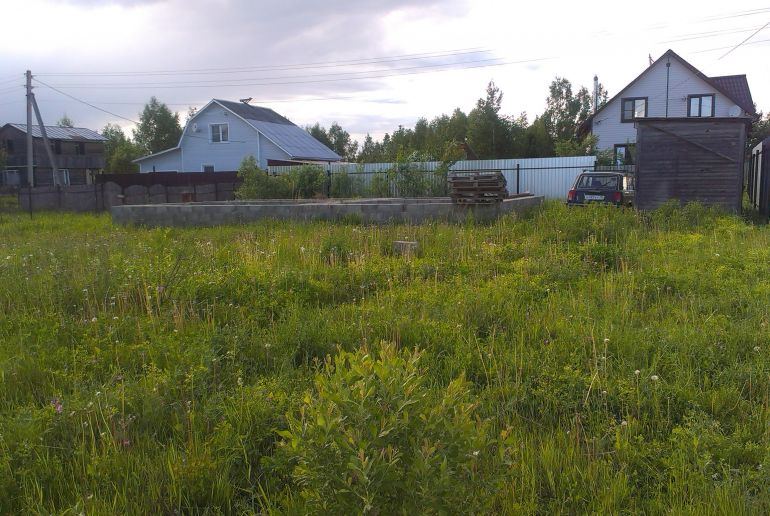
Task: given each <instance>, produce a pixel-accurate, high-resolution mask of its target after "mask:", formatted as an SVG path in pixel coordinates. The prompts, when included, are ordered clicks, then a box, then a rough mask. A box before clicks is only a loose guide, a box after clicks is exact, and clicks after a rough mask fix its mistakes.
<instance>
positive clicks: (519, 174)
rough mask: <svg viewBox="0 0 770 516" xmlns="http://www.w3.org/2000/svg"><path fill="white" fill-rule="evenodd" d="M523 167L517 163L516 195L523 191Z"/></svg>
mask: <svg viewBox="0 0 770 516" xmlns="http://www.w3.org/2000/svg"><path fill="white" fill-rule="evenodd" d="M520 185H521V167H520V165H519V163H516V195H519V194H520V193H521V187H520Z"/></svg>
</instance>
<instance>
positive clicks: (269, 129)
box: [246, 118, 341, 161]
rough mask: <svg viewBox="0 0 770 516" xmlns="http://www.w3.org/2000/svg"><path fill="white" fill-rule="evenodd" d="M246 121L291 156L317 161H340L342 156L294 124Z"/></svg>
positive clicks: (292, 157)
mask: <svg viewBox="0 0 770 516" xmlns="http://www.w3.org/2000/svg"><path fill="white" fill-rule="evenodd" d="M246 121H247V122H248V123H249V124H251V125H252V126H254V128H255V129H256V130H257V131H259V132H260V133H262V134H264V135H265V136H266V137H267V138H268V139H270V140H271V141H272V142H273V143H275V144H276V145H278V146H279V147H280V148H281V149H283V150H284V151H286V153H287V154H288V155H289V156H290V157H291V159H307V160H316V161H339V160H340V159H341V158H340V157H339V156H338V155H337V153H336V152H334V151H333V150H331V149H330V148H329V147H327V146H326V145H324V144H323V143H321V142H319V141H318V140H316V139H315V138H313V137H312V136H311V135H310V133H308V132H307V131H305V130H304V129H301V128H299V127H297V126H296V125H294V124H290V125H287V124H276V123H272V122H262V121H259V120H250V119H248V118H247V119H246Z"/></svg>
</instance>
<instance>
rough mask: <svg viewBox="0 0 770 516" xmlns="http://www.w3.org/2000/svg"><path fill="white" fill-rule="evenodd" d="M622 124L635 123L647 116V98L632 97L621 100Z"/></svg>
mask: <svg viewBox="0 0 770 516" xmlns="http://www.w3.org/2000/svg"><path fill="white" fill-rule="evenodd" d="M621 106H622V109H621V111H620V121H621V122H633V121H634V120H636V119H637V118H645V117H646V116H647V97H630V98H625V99H622V100H621Z"/></svg>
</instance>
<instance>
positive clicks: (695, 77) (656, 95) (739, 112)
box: [581, 50, 755, 165]
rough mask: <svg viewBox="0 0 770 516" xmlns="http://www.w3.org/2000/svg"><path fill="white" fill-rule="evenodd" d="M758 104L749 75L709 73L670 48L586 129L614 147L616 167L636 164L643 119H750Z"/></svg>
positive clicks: (605, 145) (606, 147) (601, 145)
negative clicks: (638, 131)
mask: <svg viewBox="0 0 770 516" xmlns="http://www.w3.org/2000/svg"><path fill="white" fill-rule="evenodd" d="M754 113H755V109H754V102H753V101H752V99H751V91H750V90H749V84H748V82H747V80H746V76H745V75H727V76H722V77H707V76H706V75H704V74H703V73H702V72H700V71H699V70H698V69H697V68H695V67H694V66H692V65H691V64H690V63H688V62H687V61H685V60H684V59H682V58H681V57H680V56H679V55H677V54H676V53H675V52H674V51H673V50H668V51H667V52H666V53H665V54H663V55H662V56H661V57H660V58H659V59H658V60H657V61H655V62H653V63H652V64H651V65H650V66H649V67H648V68H647V69H646V70H644V71H643V72H642V73H641V74H640V75H639V76H638V77H637V78H636V79H634V80H633V81H631V82H630V83H629V84H628V85H627V86H626V87H625V88H623V89H622V90H620V92H619V93H618V94H617V95H615V96H614V97H613V98H612V99H610V100H609V101H608V102H607V103H605V104H604V105H603V106H602V107H601V108H599V109H598V110H597V111H596V112H595V113H594V114H593V115H591V116H590V117H589V118H588V120H587V121H586V123H585V124H584V125H583V127H582V128H581V129H582V131H583V132H584V133H587V132H588V131H589V130H590V132H591V133H592V134H593V135H594V136H596V137H597V138H598V148H599V150H611V151H612V152H613V156H614V162H615V164H616V165H632V164H634V156H635V143H636V124H635V123H634V122H635V121H636V120H637V119H639V118H644V117H662V118H688V117H716V118H719V117H750V116H751V115H753V114H754Z"/></svg>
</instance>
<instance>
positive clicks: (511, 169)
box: [269, 156, 596, 199]
mask: <svg viewBox="0 0 770 516" xmlns="http://www.w3.org/2000/svg"><path fill="white" fill-rule="evenodd" d="M595 161H596V156H572V157H562V158H525V159H490V160H468V161H458V162H457V163H455V164H454V165H453V166H452V167H451V168H450V170H451V171H452V172H466V171H467V172H472V171H477V170H499V171H500V172H502V173H503V175H504V176H505V179H506V181H507V183H508V191H509V192H510V193H516V192H517V191H519V192H530V193H532V194H535V195H543V196H545V197H548V198H554V199H562V198H565V197H566V195H567V191H568V190H569V189H570V187H571V186H572V183H573V182H574V181H575V178H576V177H577V176H578V174H580V173H581V172H582V171H584V170H590V169H592V168H593V166H594V163H595ZM398 165H399V164H398V163H365V164H359V163H332V164H330V165H325V166H323V168H324V169H325V170H328V171H330V172H331V173H332V174H338V173H341V172H346V173H348V174H350V175H351V176H353V177H354V178H356V180H357V181H360V183H361V185H362V186H364V187H368V186H369V185H370V184H371V182H372V179H373V178H374V177H377V175H378V174H385V173H387V172H389V171H390V170H393V169H394V168H396V167H397V166H398ZM413 165H415V166H416V167H418V168H419V169H420V170H424V171H425V172H434V171H435V170H436V169H438V168H439V167H440V166H441V162H439V161H427V162H420V163H413ZM517 166H518V179H519V180H520V181H521V183H520V184H519V185H518V188H517V184H516V182H517ZM293 168H295V166H271V167H269V172H270V173H271V174H285V173H287V172H290V171H291V170H292V169H293Z"/></svg>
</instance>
